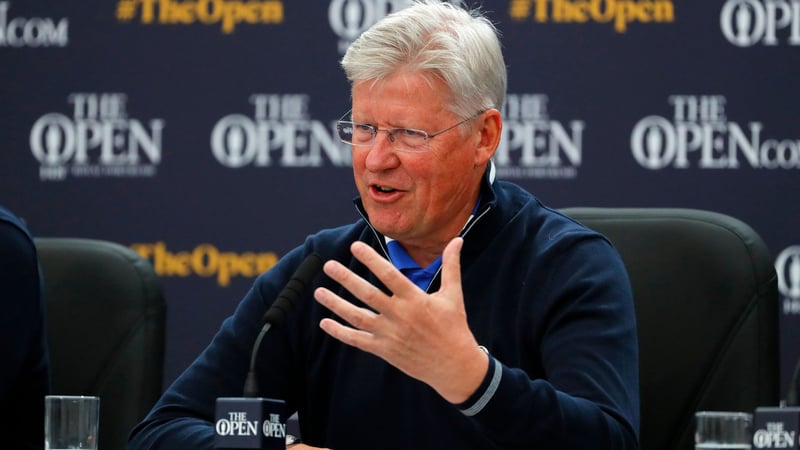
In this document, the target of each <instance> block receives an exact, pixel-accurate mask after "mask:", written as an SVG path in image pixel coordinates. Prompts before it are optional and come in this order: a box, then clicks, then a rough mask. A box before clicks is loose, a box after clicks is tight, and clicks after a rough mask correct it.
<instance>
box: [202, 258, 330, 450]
mask: <svg viewBox="0 0 800 450" xmlns="http://www.w3.org/2000/svg"><path fill="white" fill-rule="evenodd" d="M321 267H322V258H321V257H320V256H319V255H318V254H316V253H312V254H310V255H308V256H307V257H306V259H304V260H303V262H302V263H300V266H298V268H297V270H296V271H295V273H294V274H293V275H292V277H291V278H290V279H289V282H288V283H286V286H285V287H284V288H283V290H282V291H281V293H280V294H279V295H278V297H277V298H276V299H275V301H274V302H273V303H272V306H270V307H269V309H268V310H267V311H266V312H265V313H264V317H263V318H262V319H261V322H262V327H261V332H260V333H259V334H258V337H257V338H256V341H255V343H254V344H253V350H252V353H251V354H250V369H249V371H248V373H247V378H246V379H245V383H244V392H243V394H244V397H242V398H237V397H221V398H218V399H217V404H216V411H215V415H216V419H215V423H214V424H215V425H214V446H215V447H216V448H258V449H268V450H273V449H274V450H278V449H284V448H286V444H285V442H286V415H285V413H284V410H285V406H286V403H285V402H284V401H283V400H275V399H270V398H261V397H258V391H259V389H258V383H257V381H256V369H255V365H256V357H257V356H258V350H259V348H260V347H261V340H262V339H263V338H264V335H265V334H266V333H267V331H269V329H270V328H271V327H273V326H281V325H282V324H283V321H284V320H285V319H286V316H287V315H288V313H289V311H291V309H292V307H293V306H294V304H295V303H297V300H298V299H300V297H302V296H303V294H304V293H305V291H306V289H308V286H309V285H310V284H311V282H312V281H313V279H314V277H315V276H316V275H317V273H318V272H319V270H320V268H321Z"/></svg>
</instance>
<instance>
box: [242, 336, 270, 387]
mask: <svg viewBox="0 0 800 450" xmlns="http://www.w3.org/2000/svg"><path fill="white" fill-rule="evenodd" d="M271 327H272V324H271V323H270V322H267V323H265V324H264V326H263V327H261V332H260V333H258V337H257V338H256V342H255V345H253V353H252V354H251V355H250V371H249V372H247V379H246V380H245V383H244V396H245V397H257V396H258V383H257V381H256V358H257V356H258V349H259V348H260V347H261V340H262V339H264V335H265V334H267V331H269V329H270V328H271Z"/></svg>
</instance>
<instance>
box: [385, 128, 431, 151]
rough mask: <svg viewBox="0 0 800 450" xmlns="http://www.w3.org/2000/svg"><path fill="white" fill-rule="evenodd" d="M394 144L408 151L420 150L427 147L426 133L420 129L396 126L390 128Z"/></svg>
mask: <svg viewBox="0 0 800 450" xmlns="http://www.w3.org/2000/svg"><path fill="white" fill-rule="evenodd" d="M392 133H393V134H394V137H395V146H396V147H399V148H400V149H401V150H405V151H409V152H421V151H425V150H427V148H428V134H427V133H425V132H424V131H420V130H411V129H408V128H398V129H395V130H392Z"/></svg>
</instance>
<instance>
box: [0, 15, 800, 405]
mask: <svg viewBox="0 0 800 450" xmlns="http://www.w3.org/2000/svg"><path fill="white" fill-rule="evenodd" d="M470 4H471V5H473V6H476V5H477V4H476V3H475V2H470ZM407 5H408V2H407V1H406V0H114V1H110V0H83V1H81V2H65V1H58V0H3V1H0V204H4V205H6V206H7V207H9V208H11V209H12V210H13V211H15V212H16V213H17V214H19V215H20V216H22V217H23V218H24V219H25V220H26V221H27V223H28V225H29V227H30V228H31V230H32V232H33V233H34V234H35V235H38V236H78V237H88V238H98V239H107V240H112V241H117V242H120V243H123V244H124V245H127V246H130V247H131V248H133V249H135V250H136V251H137V252H139V253H140V254H141V255H142V256H144V257H145V258H147V259H148V260H149V261H151V262H152V263H153V265H154V267H155V269H156V271H157V272H158V274H159V275H160V276H161V277H163V279H164V284H165V289H166V296H167V301H168V307H169V320H168V332H167V359H166V373H165V382H166V383H169V382H171V381H172V380H173V379H174V378H175V377H176V376H177V375H178V374H179V373H180V372H181V371H182V370H183V368H184V367H186V365H187V364H189V363H190V362H191V361H192V360H193V359H194V357H195V356H196V355H197V353H198V352H199V351H201V350H202V348H203V347H204V346H205V345H206V343H207V342H208V341H209V340H210V338H211V337H212V335H213V334H214V333H215V332H216V330H217V328H218V326H219V324H220V322H221V321H222V320H223V318H224V317H226V316H227V315H229V314H230V313H231V312H232V311H233V309H234V308H235V306H236V304H237V303H238V301H239V299H240V298H241V297H242V296H243V295H244V293H245V292H246V291H247V289H248V288H249V286H250V284H251V283H252V281H253V279H254V277H255V276H256V275H257V274H259V273H261V272H263V271H265V270H268V269H269V268H270V267H272V265H273V264H274V263H275V262H276V261H277V260H278V259H279V258H280V257H281V256H282V255H283V254H285V253H286V252H287V251H288V250H289V249H291V248H293V247H294V246H296V245H298V244H300V243H301V242H302V240H303V239H304V238H305V236H306V235H307V234H309V233H312V232H314V231H316V230H318V229H320V228H323V227H331V226H336V225H339V224H342V223H349V222H352V221H354V220H355V219H356V217H357V215H356V212H355V210H354V208H353V206H352V202H351V200H352V198H353V196H354V195H355V193H356V191H355V189H354V187H353V183H352V171H351V168H350V151H349V149H348V148H347V147H346V146H345V145H343V144H340V143H339V142H338V141H337V140H336V139H335V134H334V123H335V121H336V119H337V118H339V117H340V116H341V115H342V114H343V113H345V112H346V111H347V110H348V109H349V86H348V83H347V82H346V80H345V78H344V75H343V73H342V71H341V69H340V67H339V65H338V61H339V59H340V58H341V56H342V55H343V52H344V50H345V49H346V48H347V46H348V44H349V43H350V42H351V41H352V40H353V39H354V38H355V37H357V36H358V35H359V34H360V33H361V32H362V31H363V30H364V29H365V28H367V27H368V26H370V25H371V24H372V23H374V22H375V21H376V20H378V19H379V18H381V17H383V16H384V15H386V14H387V13H389V12H391V11H393V10H397V9H400V8H403V7H405V6H407ZM482 8H483V9H484V10H485V11H486V12H487V13H488V15H489V16H490V17H491V18H492V20H493V21H494V22H496V24H497V26H498V28H499V29H500V30H501V32H502V39H503V44H504V50H505V54H506V63H507V66H508V71H509V92H508V100H507V103H506V105H505V106H504V111H503V113H504V117H505V128H504V135H503V140H502V143H501V147H500V149H499V150H498V153H497V155H496V163H497V166H498V174H499V176H500V177H501V178H505V179H509V180H513V181H515V182H517V183H519V184H521V185H522V186H524V187H525V188H527V189H528V190H530V191H531V192H532V193H534V194H535V195H537V196H539V197H540V198H541V199H542V200H543V201H544V202H545V203H547V204H549V205H550V206H553V207H556V208H561V207H569V206H630V207H646V206H664V207H690V208H702V209H709V210H714V211H718V212H721V213H725V214H729V215H732V216H735V217H737V218H739V219H742V220H743V221H745V222H747V223H748V224H750V225H751V226H753V228H755V229H756V230H757V231H758V232H759V233H760V234H761V235H762V236H763V238H764V239H765V241H766V242H767V244H768V246H769V248H770V250H771V251H772V253H773V254H774V259H775V267H776V269H777V271H778V274H779V277H780V314H781V340H782V344H781V345H782V382H783V386H784V392H783V393H784V394H785V391H786V386H787V384H788V380H789V378H790V375H791V373H792V371H793V369H794V366H795V364H796V362H797V361H798V359H799V358H800V127H799V126H798V125H800V0H715V1H702V2H690V1H678V0H638V1H636V0H504V1H502V0H484V2H483V5H482ZM676 332H679V330H676Z"/></svg>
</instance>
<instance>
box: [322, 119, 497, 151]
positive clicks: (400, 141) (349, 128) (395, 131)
mask: <svg viewBox="0 0 800 450" xmlns="http://www.w3.org/2000/svg"><path fill="white" fill-rule="evenodd" d="M351 112H352V109H351V110H350V111H347V112H346V113H344V115H343V116H342V118H344V117H346V116H347V115H348V114H350V113H351ZM484 112H486V111H480V112H479V113H477V114H475V115H473V116H470V117H467V118H466V119H464V120H462V121H461V122H458V123H457V124H455V125H452V126H449V127H447V128H445V129H444V130H440V131H437V132H435V133H431V134H428V132H427V131H424V130H415V129H413V128H378V127H376V126H374V125H367V124H365V123H358V122H351V121H349V120H341V119H339V120H338V121H337V122H336V129H337V130H338V132H339V140H340V141H342V142H344V143H345V144H351V145H355V146H357V147H369V146H371V145H372V144H374V143H375V137H376V136H377V135H378V132H379V131H385V132H386V135H387V137H388V138H389V142H391V143H392V146H393V147H394V148H395V149H396V150H400V151H405V152H426V151H428V150H429V148H430V144H429V142H428V141H430V140H431V139H433V138H435V137H436V136H438V135H440V134H442V133H445V132H447V131H450V130H452V129H453V128H455V127H457V126H459V125H461V124H463V123H465V122H467V121H470V120H472V119H474V118H476V117H478V116H480V115H481V114H483V113H484Z"/></svg>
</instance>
